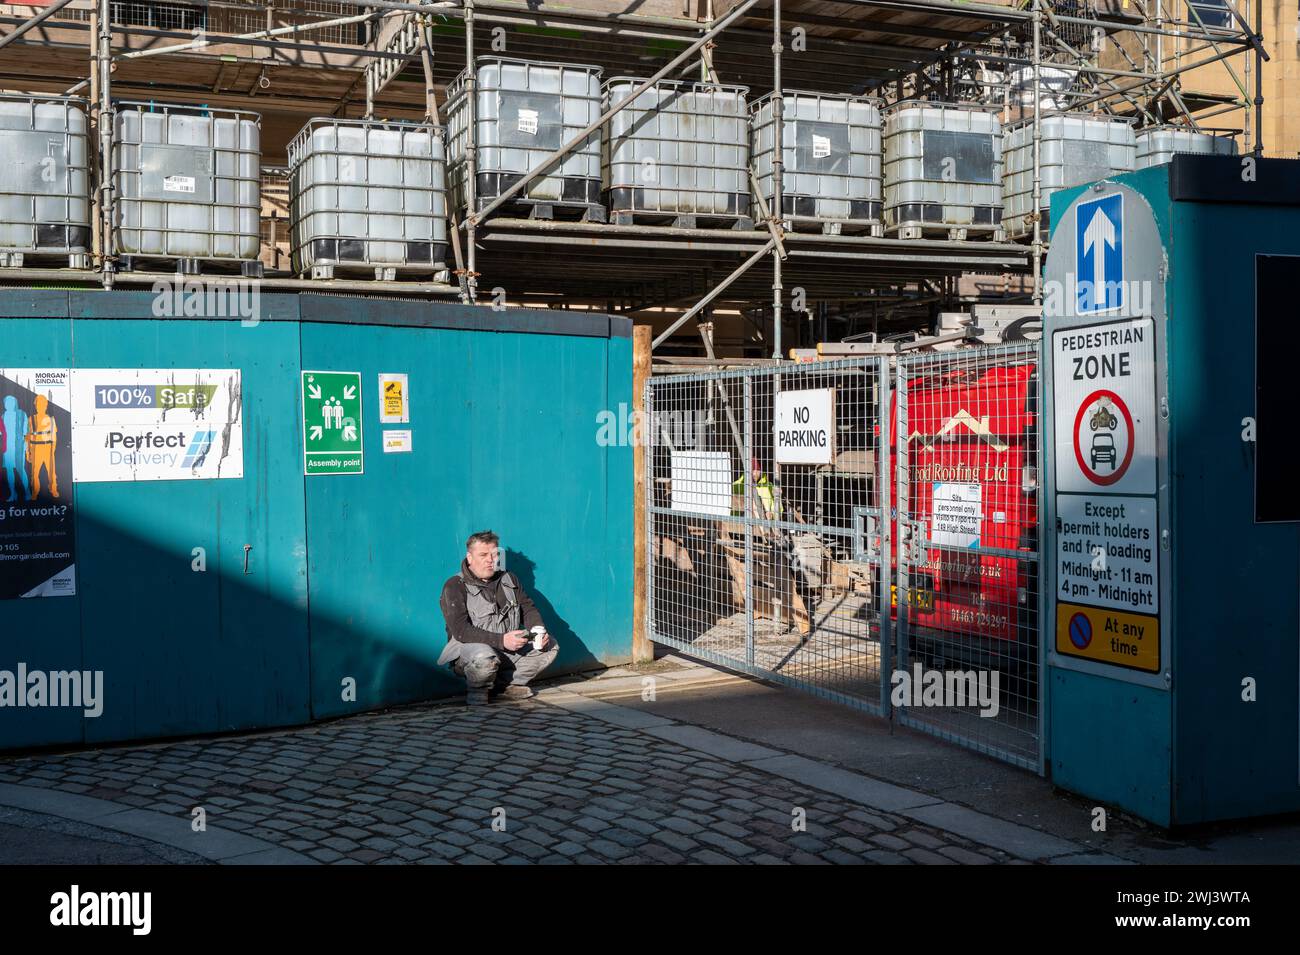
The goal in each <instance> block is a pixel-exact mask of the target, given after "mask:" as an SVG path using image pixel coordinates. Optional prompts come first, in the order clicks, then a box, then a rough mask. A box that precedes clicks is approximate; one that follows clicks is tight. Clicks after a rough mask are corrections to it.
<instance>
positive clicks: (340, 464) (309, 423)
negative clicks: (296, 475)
mask: <svg viewBox="0 0 1300 955" xmlns="http://www.w3.org/2000/svg"><path fill="white" fill-rule="evenodd" d="M302 446H303V473H304V474H361V473H363V472H364V470H365V467H364V464H363V455H362V450H361V372H359V371H304V372H303V373H302Z"/></svg>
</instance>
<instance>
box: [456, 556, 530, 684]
mask: <svg viewBox="0 0 1300 955" xmlns="http://www.w3.org/2000/svg"><path fill="white" fill-rule="evenodd" d="M460 581H461V583H462V584H464V585H465V609H466V610H468V611H469V622H470V623H472V624H473V625H474V626H476V627H478V628H479V629H480V630H486V631H487V632H488V633H509V632H510V631H511V630H518V629H519V619H520V610H519V598H518V596H517V595H516V593H515V578H514V575H513V574H509V573H503V574H502V575H501V581H500V582H499V583H498V585H497V586H499V587H501V588H502V589H503V590H504V592H505V595H506V605H505V606H504V607H498V606H497V602H496V601H495V600H493V599H492V598H491V597H489V596H486V595H485V594H484V590H485V589H486V587H485V586H484V585H483V584H480V583H477V582H475V581H472V580H470V579H469V578H468V577H466V575H465V574H464V573H462V574H461V575H460ZM463 646H464V644H463V643H461V642H460V641H459V640H457V639H456V638H455V637H448V638H447V646H446V648H445V649H444V650H443V651H442V655H441V656H440V657H438V664H439V665H440V666H442V665H446V664H448V663H451V662H453V661H455V660H458V659H460V648H461V647H463Z"/></svg>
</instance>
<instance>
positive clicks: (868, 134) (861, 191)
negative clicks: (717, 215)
mask: <svg viewBox="0 0 1300 955" xmlns="http://www.w3.org/2000/svg"><path fill="white" fill-rule="evenodd" d="M750 114H751V124H752V133H751V136H752V142H753V156H754V174H755V176H756V177H757V179H758V188H759V192H760V193H761V194H762V196H763V199H764V201H765V202H767V203H768V204H769V208H770V207H771V202H772V197H773V179H772V158H773V155H774V154H775V147H776V142H775V135H774V133H775V127H776V124H775V123H774V122H773V115H774V110H773V100H772V96H771V95H770V94H769V95H767V96H764V97H763V98H762V99H760V100H758V101H757V102H755V103H754V105H753V106H752V107H751V108H750ZM781 114H782V118H783V120H784V122H783V123H782V124H781V155H782V160H783V162H784V167H783V169H782V175H781V186H782V189H781V192H782V203H781V205H782V207H783V208H782V212H783V214H784V215H785V216H786V217H787V218H792V219H793V220H794V221H795V224H796V226H797V225H798V223H799V221H800V220H804V221H812V222H817V221H820V222H822V223H825V224H826V226H827V227H828V228H827V229H826V231H832V232H833V231H836V230H837V229H840V230H842V229H843V228H844V227H845V226H849V230H850V231H853V230H854V227H856V230H857V231H878V227H879V224H880V201H881V184H880V161H881V158H880V110H879V109H878V108H877V106H876V103H875V101H873V100H871V99H868V98H866V97H861V96H836V95H832V94H828V93H804V92H799V91H786V92H784V94H783V95H782V103H781Z"/></svg>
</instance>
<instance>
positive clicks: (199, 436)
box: [72, 368, 244, 483]
mask: <svg viewBox="0 0 1300 955" xmlns="http://www.w3.org/2000/svg"><path fill="white" fill-rule="evenodd" d="M72 428H73V441H72V456H73V470H74V473H75V474H76V480H77V482H78V483H82V482H85V481H177V480H202V479H212V478H239V477H243V476H244V443H243V438H244V431H243V391H242V387H241V382H240V373H239V369H237V368H227V369H208V368H166V369H156V368H138V369H137V368H130V369H128V368H75V369H72Z"/></svg>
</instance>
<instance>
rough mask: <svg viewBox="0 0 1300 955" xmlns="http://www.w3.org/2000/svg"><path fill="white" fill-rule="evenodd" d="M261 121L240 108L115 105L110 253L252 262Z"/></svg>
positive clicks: (257, 211) (256, 233)
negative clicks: (114, 194)
mask: <svg viewBox="0 0 1300 955" xmlns="http://www.w3.org/2000/svg"><path fill="white" fill-rule="evenodd" d="M260 124H261V117H260V116H259V115H258V114H257V113H249V112H244V111H235V110H222V109H208V108H207V107H197V106H170V105H158V104H153V103H119V104H117V113H116V115H115V117H114V121H113V167H114V174H113V188H114V191H115V193H116V197H117V199H116V203H115V212H114V222H113V250H114V252H115V253H116V254H117V255H119V256H132V257H140V258H145V259H153V258H161V259H197V260H210V261H229V262H234V263H244V262H247V263H249V265H250V266H254V265H256V260H257V256H258V244H259V228H258V226H259V218H260V215H261V163H262V156H261V146H260Z"/></svg>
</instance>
